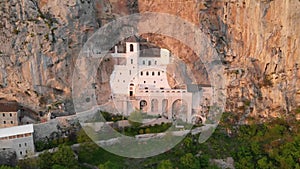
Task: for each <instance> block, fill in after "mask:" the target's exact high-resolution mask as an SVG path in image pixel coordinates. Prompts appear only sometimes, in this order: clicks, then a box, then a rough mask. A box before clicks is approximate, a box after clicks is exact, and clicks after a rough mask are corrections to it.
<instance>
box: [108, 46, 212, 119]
mask: <svg viewBox="0 0 300 169" xmlns="http://www.w3.org/2000/svg"><path fill="white" fill-rule="evenodd" d="M119 51H120V50H119V49H118V47H117V46H115V48H114V51H113V53H112V57H113V59H114V61H115V65H114V71H113V73H112V75H111V78H110V79H111V81H110V84H111V90H112V99H113V100H114V103H115V106H116V108H117V109H118V110H119V111H120V112H121V113H122V114H124V115H130V113H131V112H133V111H135V110H136V109H138V110H141V111H142V112H145V113H147V114H150V115H161V116H164V117H166V118H168V119H173V120H175V119H178V118H180V119H182V120H183V121H186V122H192V119H193V117H196V116H197V117H200V118H201V120H202V121H203V120H205V117H203V115H201V113H200V111H199V110H200V109H201V104H202V103H204V98H205V97H207V98H209V97H210V96H209V95H211V93H212V88H211V87H210V86H200V88H198V86H199V85H186V86H185V87H184V88H180V89H172V88H171V87H170V85H169V83H168V79H167V65H168V64H170V62H171V60H172V57H171V54H170V52H169V51H168V50H167V49H159V48H149V49H146V50H140V43H138V42H126V43H125V50H123V51H122V52H119ZM195 86H197V87H195ZM196 88H198V89H199V90H195V89H196Z"/></svg>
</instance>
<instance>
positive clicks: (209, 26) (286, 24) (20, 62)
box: [0, 0, 300, 117]
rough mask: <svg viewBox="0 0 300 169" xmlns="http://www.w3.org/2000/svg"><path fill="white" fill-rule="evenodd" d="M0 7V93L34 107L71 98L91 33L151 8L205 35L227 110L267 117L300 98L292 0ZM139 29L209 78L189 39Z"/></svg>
mask: <svg viewBox="0 0 300 169" xmlns="http://www.w3.org/2000/svg"><path fill="white" fill-rule="evenodd" d="M0 8H1V10H0V14H1V16H2V17H1V21H0V32H1V33H0V35H1V36H0V41H1V46H0V52H1V53H0V88H1V89H0V97H1V98H7V99H16V100H17V101H19V102H21V103H24V104H26V105H30V106H31V107H33V108H35V109H44V108H45V105H46V104H47V103H51V102H53V101H56V100H67V99H70V97H71V80H72V79H71V78H72V72H73V68H74V63H75V60H76V57H77V55H78V53H79V51H80V49H81V47H82V45H83V44H84V43H85V42H86V40H87V39H88V37H90V36H91V35H92V34H93V33H94V32H95V31H96V30H97V29H98V28H99V27H101V26H103V25H104V24H106V23H108V22H110V21H112V20H114V19H116V18H118V17H121V16H125V15H128V14H132V13H143V12H147V11H151V12H162V13H169V14H172V15H176V16H179V17H181V18H183V19H185V20H187V21H189V22H191V23H194V24H196V25H198V26H199V29H201V30H202V31H203V32H204V33H205V34H206V35H207V37H208V38H209V39H210V43H211V44H212V45H213V47H214V48H216V50H217V51H218V54H219V56H220V58H221V59H222V62H223V64H224V66H225V68H226V70H225V71H226V74H224V77H226V79H227V91H228V92H227V97H228V99H227V110H228V111H232V112H236V113H240V114H242V115H246V116H247V115H254V116H257V117H259V116H261V117H269V116H278V115H279V114H281V115H284V114H285V113H286V114H289V113H291V112H292V110H293V109H294V108H296V107H297V106H300V105H299V101H300V91H299V80H298V79H299V76H300V72H299V60H300V52H299V50H300V49H299V43H300V42H299V37H300V27H299V26H298V25H299V22H300V12H299V11H300V10H299V8H300V1H297V0H223V1H210V0H198V1H195V0H187V1H182V0H179V1H171V0H169V1H156V0H103V1H98V0H88V1H83V0H67V1H58V0H52V1H48V0H41V1H36V0H5V1H1V2H0ZM174 29H175V30H176V29H177V28H176V27H174ZM143 37H144V38H148V39H149V40H150V41H152V42H153V43H156V44H157V45H159V46H161V47H164V48H167V49H170V50H171V51H172V53H173V54H175V55H177V56H178V57H179V58H181V59H182V60H183V61H185V62H186V63H187V65H188V67H189V69H190V71H191V72H192V73H193V74H194V79H192V80H193V81H194V82H197V83H205V82H207V81H209V79H208V75H207V74H206V72H205V68H204V67H203V66H202V63H201V61H200V60H198V59H197V56H195V54H194V52H193V51H192V50H189V49H188V47H187V46H185V45H183V44H181V43H180V42H179V41H178V40H176V39H172V38H170V37H163V36H161V35H153V34H147V35H143ZM107 70H109V68H108V69H107ZM103 73H105V72H100V73H99V74H98V75H99V77H97V78H98V79H103V78H102V77H100V76H101V74H103ZM105 82H107V80H105ZM99 83H100V82H99ZM106 86H107V85H106ZM98 89H99V90H100V89H101V87H100V88H98ZM106 89H107V88H105V90H106ZM101 91H102V90H101ZM101 91H98V92H99V93H101ZM102 94H103V93H102ZM283 112H285V113H283Z"/></svg>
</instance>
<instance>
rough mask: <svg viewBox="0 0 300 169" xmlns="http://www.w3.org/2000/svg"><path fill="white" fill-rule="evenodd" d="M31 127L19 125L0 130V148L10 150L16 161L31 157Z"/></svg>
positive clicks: (30, 125) (32, 145)
mask: <svg viewBox="0 0 300 169" xmlns="http://www.w3.org/2000/svg"><path fill="white" fill-rule="evenodd" d="M33 132H34V130H33V125H32V124H28V125H21V126H14V127H7V128H1V129H0V148H4V149H5V148H12V149H14V150H15V151H16V154H17V157H18V159H20V158H24V157H25V156H29V155H33V153H34V142H33Z"/></svg>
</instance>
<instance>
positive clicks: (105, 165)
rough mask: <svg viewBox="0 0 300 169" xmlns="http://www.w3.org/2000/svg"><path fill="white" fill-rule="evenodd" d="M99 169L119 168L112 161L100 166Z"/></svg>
mask: <svg viewBox="0 0 300 169" xmlns="http://www.w3.org/2000/svg"><path fill="white" fill-rule="evenodd" d="M98 168H99V169H119V167H118V166H117V165H116V164H114V163H112V162H111V161H107V162H105V163H104V164H100V165H99V166H98Z"/></svg>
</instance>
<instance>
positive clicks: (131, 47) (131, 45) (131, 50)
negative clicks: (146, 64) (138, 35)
mask: <svg viewBox="0 0 300 169" xmlns="http://www.w3.org/2000/svg"><path fill="white" fill-rule="evenodd" d="M130 52H133V44H130Z"/></svg>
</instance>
